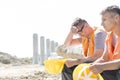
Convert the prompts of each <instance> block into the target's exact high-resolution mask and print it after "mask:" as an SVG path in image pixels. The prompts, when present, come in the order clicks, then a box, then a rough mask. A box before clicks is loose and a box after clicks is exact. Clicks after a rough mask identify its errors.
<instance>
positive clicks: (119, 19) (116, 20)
mask: <svg viewBox="0 0 120 80" xmlns="http://www.w3.org/2000/svg"><path fill="white" fill-rule="evenodd" d="M115 22H116V23H119V22H120V16H119V15H115Z"/></svg>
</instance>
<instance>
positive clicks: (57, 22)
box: [0, 0, 120, 57]
mask: <svg viewBox="0 0 120 80" xmlns="http://www.w3.org/2000/svg"><path fill="white" fill-rule="evenodd" d="M109 5H118V6H119V5H120V2H119V0H0V52H6V53H9V54H12V55H16V56H18V57H31V56H32V54H33V39H32V38H33V34H34V33H37V34H38V36H39V37H40V36H45V39H48V38H49V39H50V40H54V41H56V42H58V43H59V44H62V43H63V42H64V40H65V38H66V36H67V34H68V32H69V30H70V27H71V23H72V22H73V20H74V19H75V18H76V17H80V18H84V19H86V20H87V21H88V23H89V24H90V25H91V26H98V27H102V26H101V16H100V12H101V10H102V9H104V8H106V7H107V6H109Z"/></svg>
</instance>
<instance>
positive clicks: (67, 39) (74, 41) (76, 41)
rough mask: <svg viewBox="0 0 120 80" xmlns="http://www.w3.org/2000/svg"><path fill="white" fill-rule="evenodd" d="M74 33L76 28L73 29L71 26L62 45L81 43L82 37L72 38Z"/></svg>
mask: <svg viewBox="0 0 120 80" xmlns="http://www.w3.org/2000/svg"><path fill="white" fill-rule="evenodd" d="M75 34H76V29H74V28H73V27H72V28H71V30H70V32H69V34H68V36H67V38H66V40H65V42H64V45H65V46H76V45H79V44H81V41H82V39H81V38H76V39H73V36H74V35H75Z"/></svg>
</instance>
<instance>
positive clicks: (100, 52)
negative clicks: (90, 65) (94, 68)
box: [84, 49, 103, 62]
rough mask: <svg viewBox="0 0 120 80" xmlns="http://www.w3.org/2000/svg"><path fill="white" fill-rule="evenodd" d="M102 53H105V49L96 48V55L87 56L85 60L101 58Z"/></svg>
mask: <svg viewBox="0 0 120 80" xmlns="http://www.w3.org/2000/svg"><path fill="white" fill-rule="evenodd" d="M102 54H103V49H98V50H95V53H94V55H93V56H90V57H87V58H85V60H84V62H94V61H96V60H97V59H98V58H100V57H101V56H102Z"/></svg>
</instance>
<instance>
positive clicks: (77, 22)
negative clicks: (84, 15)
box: [72, 17, 87, 27]
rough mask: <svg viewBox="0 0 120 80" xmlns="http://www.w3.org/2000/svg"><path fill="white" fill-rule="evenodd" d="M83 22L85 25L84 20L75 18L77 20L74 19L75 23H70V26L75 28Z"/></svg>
mask: <svg viewBox="0 0 120 80" xmlns="http://www.w3.org/2000/svg"><path fill="white" fill-rule="evenodd" d="M83 22H85V23H87V21H86V20H84V19H81V18H78V17H77V18H76V19H75V21H74V22H73V23H72V26H75V27H76V26H78V25H80V24H82V23H83Z"/></svg>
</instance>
